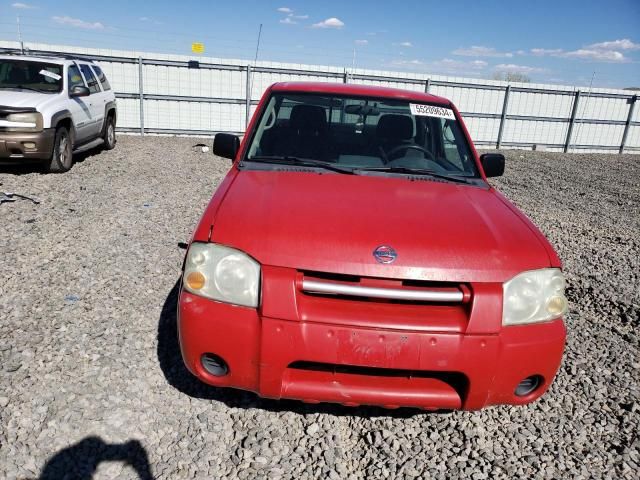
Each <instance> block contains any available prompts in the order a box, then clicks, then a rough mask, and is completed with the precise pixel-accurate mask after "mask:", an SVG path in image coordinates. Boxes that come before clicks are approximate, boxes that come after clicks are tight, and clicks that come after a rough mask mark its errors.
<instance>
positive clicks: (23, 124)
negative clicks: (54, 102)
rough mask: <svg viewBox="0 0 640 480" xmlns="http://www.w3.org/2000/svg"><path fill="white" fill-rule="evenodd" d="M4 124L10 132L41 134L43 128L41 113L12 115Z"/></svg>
mask: <svg viewBox="0 0 640 480" xmlns="http://www.w3.org/2000/svg"><path fill="white" fill-rule="evenodd" d="M3 123H4V126H5V127H6V129H7V130H8V131H10V132H39V131H41V130H42V126H43V121H42V114H41V113H40V112H28V113H11V114H9V115H7V116H6V117H5V122H3Z"/></svg>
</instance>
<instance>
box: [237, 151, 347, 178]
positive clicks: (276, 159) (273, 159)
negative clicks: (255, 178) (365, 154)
mask: <svg viewBox="0 0 640 480" xmlns="http://www.w3.org/2000/svg"><path fill="white" fill-rule="evenodd" d="M246 161H247V162H260V163H277V164H280V165H296V166H300V167H311V168H322V169H324V170H331V171H332V172H338V173H344V174H346V175H353V174H354V172H353V169H351V168H344V167H338V166H336V165H334V164H332V163H329V162H323V161H320V160H313V159H310V158H309V159H307V158H298V157H293V156H290V155H273V156H267V155H261V156H257V157H251V158H247V159H246Z"/></svg>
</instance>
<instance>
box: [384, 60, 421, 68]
mask: <svg viewBox="0 0 640 480" xmlns="http://www.w3.org/2000/svg"><path fill="white" fill-rule="evenodd" d="M391 65H394V66H399V67H412V68H415V67H419V66H421V65H424V62H423V61H422V60H418V59H413V60H394V61H393V62H391Z"/></svg>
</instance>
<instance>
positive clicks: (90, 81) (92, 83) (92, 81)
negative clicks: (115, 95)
mask: <svg viewBox="0 0 640 480" xmlns="http://www.w3.org/2000/svg"><path fill="white" fill-rule="evenodd" d="M80 70H82V74H83V75H84V78H86V80H87V87H89V92H91V93H98V92H99V91H100V87H98V80H97V79H96V76H95V75H94V74H93V72H92V71H91V68H89V65H86V64H84V63H81V64H80Z"/></svg>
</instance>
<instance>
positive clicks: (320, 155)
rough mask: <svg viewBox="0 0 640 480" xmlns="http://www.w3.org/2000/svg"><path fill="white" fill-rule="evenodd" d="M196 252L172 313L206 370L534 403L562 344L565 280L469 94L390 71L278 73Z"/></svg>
mask: <svg viewBox="0 0 640 480" xmlns="http://www.w3.org/2000/svg"><path fill="white" fill-rule="evenodd" d="M213 150H214V153H215V154H217V155H218V156H221V157H226V158H229V159H232V160H233V165H232V167H231V169H230V171H229V173H228V174H227V176H226V178H225V179H224V181H223V182H222V183H221V185H220V186H219V188H218V189H217V191H216V193H215V194H214V195H213V198H212V199H211V202H210V203H209V205H208V207H207V209H206V210H205V212H204V215H203V216H202V218H201V220H200V223H199V225H198V226H197V228H196V230H195V232H194V234H193V238H192V240H191V243H190V246H189V249H188V251H187V255H186V258H185V263H184V272H183V277H182V287H181V291H180V298H179V307H178V330H179V336H180V345H181V350H182V356H183V359H184V362H185V364H186V366H187V368H188V369H189V370H190V371H191V372H192V373H193V374H194V375H196V376H197V377H198V378H199V379H201V380H202V381H204V382H206V383H208V384H211V385H215V386H222V387H235V388H240V389H245V390H251V391H253V392H256V393H258V394H259V395H260V396H263V397H268V398H276V399H277V398H293V399H299V400H302V401H305V402H311V403H317V402H338V403H341V404H344V405H360V404H370V405H379V406H383V407H387V408H397V407H402V406H409V407H419V408H424V409H430V410H431V409H469V410H473V409H479V408H482V407H485V406H488V405H496V404H526V403H529V402H531V401H533V400H535V399H537V398H538V397H540V396H541V395H542V394H543V393H544V392H545V391H546V390H547V388H548V387H549V385H550V384H551V382H552V381H553V378H554V376H555V374H556V372H557V369H558V367H559V365H560V361H561V359H562V354H563V350H564V344H565V335H566V333H565V326H564V323H563V320H562V316H563V315H564V313H565V312H566V309H567V300H566V298H565V295H564V287H565V279H564V276H563V274H562V272H561V264H560V260H559V259H558V256H557V255H556V253H555V252H554V250H553V248H552V247H551V245H550V244H549V242H548V241H547V240H546V239H545V237H544V236H543V235H542V234H541V233H540V231H539V230H538V229H537V228H536V227H535V226H534V225H533V224H532V223H531V222H530V221H529V220H528V219H527V218H526V217H525V216H524V215H523V214H522V213H521V212H520V211H518V209H517V208H516V207H515V206H513V205H512V204H511V203H510V202H509V201H508V200H507V199H506V198H505V197H504V196H502V195H501V194H500V193H498V192H497V191H496V190H495V189H494V188H493V187H492V186H491V185H489V184H488V183H487V177H491V176H498V175H501V174H502V173H503V171H504V157H503V156H502V155H500V154H496V153H486V154H484V155H481V156H480V157H478V154H477V153H476V151H475V149H474V146H473V143H472V142H471V139H470V137H469V133H468V132H467V130H466V128H465V125H464V122H463V121H462V118H461V116H460V114H459V112H458V111H457V109H456V107H455V106H454V105H453V104H452V103H451V102H450V101H449V100H446V99H444V98H441V97H437V96H433V95H429V94H425V93H420V92H412V91H402V90H394V89H388V88H380V87H372V86H364V85H349V84H329V83H327V84H324V83H278V84H275V85H272V86H271V87H270V88H269V89H268V90H267V91H266V92H265V94H264V96H263V97H262V100H261V101H260V104H259V106H258V108H257V111H256V114H255V115H254V117H253V119H252V121H251V123H250V125H249V127H248V129H247V132H246V135H245V136H244V138H243V140H242V141H240V139H239V138H238V137H236V136H234V135H230V134H223V133H220V134H218V135H216V137H215V140H214V148H213Z"/></svg>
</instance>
